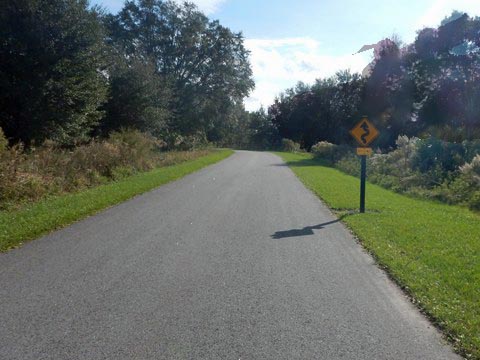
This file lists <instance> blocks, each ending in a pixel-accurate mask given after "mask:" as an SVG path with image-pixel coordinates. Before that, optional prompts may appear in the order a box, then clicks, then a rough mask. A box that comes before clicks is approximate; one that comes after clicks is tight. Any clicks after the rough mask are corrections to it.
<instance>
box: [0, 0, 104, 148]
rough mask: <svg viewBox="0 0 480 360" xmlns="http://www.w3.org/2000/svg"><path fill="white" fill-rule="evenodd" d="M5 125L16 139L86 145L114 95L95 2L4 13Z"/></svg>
mask: <svg viewBox="0 0 480 360" xmlns="http://www.w3.org/2000/svg"><path fill="white" fill-rule="evenodd" d="M0 39H1V40H0V126H1V127H2V128H3V129H4V131H5V134H6V136H7V137H8V138H10V139H11V140H12V141H19V140H20V141H23V142H26V143H30V142H31V141H32V140H36V141H42V140H43V139H45V138H47V137H48V138H53V139H55V140H57V141H59V142H62V143H65V144H71V143H73V142H75V141H83V140H86V139H87V138H88V134H89V132H90V131H91V129H92V128H93V127H94V126H95V125H96V124H97V123H98V121H99V119H100V118H101V116H102V112H101V111H100V110H99V106H100V105H101V104H102V103H103V101H104V99H105V96H106V76H105V72H104V71H103V70H104V63H103V53H104V43H103V33H102V26H101V23H100V21H99V19H98V13H97V11H96V10H95V9H93V10H91V9H89V4H88V1H87V0H11V1H6V2H3V3H2V6H1V7H0Z"/></svg>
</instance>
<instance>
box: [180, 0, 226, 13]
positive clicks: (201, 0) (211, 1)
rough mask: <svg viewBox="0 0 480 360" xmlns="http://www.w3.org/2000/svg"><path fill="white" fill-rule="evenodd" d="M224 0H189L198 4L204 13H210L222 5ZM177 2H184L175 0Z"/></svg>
mask: <svg viewBox="0 0 480 360" xmlns="http://www.w3.org/2000/svg"><path fill="white" fill-rule="evenodd" d="M225 1H226V0H189V2H193V3H194V4H195V5H197V6H198V8H199V9H200V10H202V11H203V12H204V13H205V14H207V15H211V14H214V13H215V12H217V11H218V9H219V8H220V5H222V4H223V3H224V2H225ZM175 2H177V3H184V2H185V0H175Z"/></svg>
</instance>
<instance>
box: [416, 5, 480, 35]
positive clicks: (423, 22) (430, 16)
mask: <svg viewBox="0 0 480 360" xmlns="http://www.w3.org/2000/svg"><path fill="white" fill-rule="evenodd" d="M453 10H458V11H462V12H466V13H467V14H469V15H470V16H474V15H476V16H478V15H480V1H478V0H455V1H452V0H436V1H434V2H433V4H432V5H431V6H430V7H429V8H428V10H427V11H426V12H425V14H423V15H422V16H421V17H420V18H419V19H418V21H417V23H416V28H417V29H422V28H424V27H437V26H439V25H440V23H441V21H442V20H443V19H444V18H445V17H447V16H449V15H450V14H451V13H452V11H453Z"/></svg>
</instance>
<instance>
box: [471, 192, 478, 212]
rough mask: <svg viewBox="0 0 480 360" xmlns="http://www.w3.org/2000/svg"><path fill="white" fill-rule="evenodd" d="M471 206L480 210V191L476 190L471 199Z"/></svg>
mask: <svg viewBox="0 0 480 360" xmlns="http://www.w3.org/2000/svg"><path fill="white" fill-rule="evenodd" d="M468 205H469V207H470V209H472V210H475V211H480V191H476V192H475V193H474V194H473V196H472V198H471V200H470V201H469V204H468Z"/></svg>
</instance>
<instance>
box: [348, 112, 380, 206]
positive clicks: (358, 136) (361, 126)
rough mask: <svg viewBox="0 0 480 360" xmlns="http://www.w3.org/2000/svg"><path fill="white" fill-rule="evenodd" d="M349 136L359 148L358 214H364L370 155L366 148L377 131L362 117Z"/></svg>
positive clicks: (370, 152)
mask: <svg viewBox="0 0 480 360" xmlns="http://www.w3.org/2000/svg"><path fill="white" fill-rule="evenodd" d="M350 134H351V135H352V136H353V137H354V138H355V140H357V142H358V143H359V144H360V146H361V147H359V148H357V155H359V156H360V162H361V168H360V212H361V213H364V212H365V193H366V191H365V184H366V181H367V156H370V155H372V149H371V148H369V147H367V146H368V145H370V144H371V142H372V141H373V140H375V139H376V138H377V136H378V135H379V132H378V130H377V129H376V128H375V126H373V124H372V123H370V121H368V118H367V117H366V116H364V117H363V118H362V120H360V122H359V123H358V124H357V125H355V127H354V128H353V129H352V130H351V131H350Z"/></svg>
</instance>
